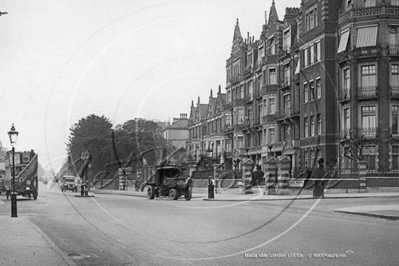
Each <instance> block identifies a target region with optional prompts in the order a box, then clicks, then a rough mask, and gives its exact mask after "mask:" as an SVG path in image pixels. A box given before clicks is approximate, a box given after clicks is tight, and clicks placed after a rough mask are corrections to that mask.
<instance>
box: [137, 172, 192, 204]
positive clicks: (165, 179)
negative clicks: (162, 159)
mask: <svg viewBox="0 0 399 266" xmlns="http://www.w3.org/2000/svg"><path fill="white" fill-rule="evenodd" d="M146 174H148V175H149V176H146ZM144 180H146V182H145V184H146V186H147V196H148V198H149V199H154V198H155V197H160V196H163V197H169V198H170V199H172V200H177V199H178V198H179V197H181V196H184V198H185V200H191V196H192V182H191V178H185V177H184V176H183V169H181V168H179V167H177V166H175V165H157V166H153V167H148V168H147V169H146V170H145V171H144Z"/></svg>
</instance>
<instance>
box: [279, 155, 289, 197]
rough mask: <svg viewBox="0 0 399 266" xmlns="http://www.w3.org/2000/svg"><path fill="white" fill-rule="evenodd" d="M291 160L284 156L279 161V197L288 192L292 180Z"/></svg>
mask: <svg viewBox="0 0 399 266" xmlns="http://www.w3.org/2000/svg"><path fill="white" fill-rule="evenodd" d="M290 162H291V160H290V158H289V157H287V156H283V157H282V158H281V159H280V160H279V169H278V170H279V171H278V176H277V182H278V189H277V195H282V194H284V193H287V191H286V190H288V189H289V186H288V180H289V179H290V169H291V166H290Z"/></svg>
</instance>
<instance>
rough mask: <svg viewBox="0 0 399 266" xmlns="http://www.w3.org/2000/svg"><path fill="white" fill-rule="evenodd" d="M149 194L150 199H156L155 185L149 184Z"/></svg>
mask: <svg viewBox="0 0 399 266" xmlns="http://www.w3.org/2000/svg"><path fill="white" fill-rule="evenodd" d="M147 196H148V198H149V199H154V198H155V187H154V186H148V188H147Z"/></svg>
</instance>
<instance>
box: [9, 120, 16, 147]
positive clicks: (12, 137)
mask: <svg viewBox="0 0 399 266" xmlns="http://www.w3.org/2000/svg"><path fill="white" fill-rule="evenodd" d="M8 136H9V137H10V142H11V146H12V147H14V146H15V144H16V143H17V138H18V131H16V130H15V127H14V124H12V127H11V130H10V131H9V132H8Z"/></svg>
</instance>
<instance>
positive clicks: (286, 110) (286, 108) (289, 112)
mask: <svg viewBox="0 0 399 266" xmlns="http://www.w3.org/2000/svg"><path fill="white" fill-rule="evenodd" d="M284 115H285V116H291V108H290V107H285V108H284Z"/></svg>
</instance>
